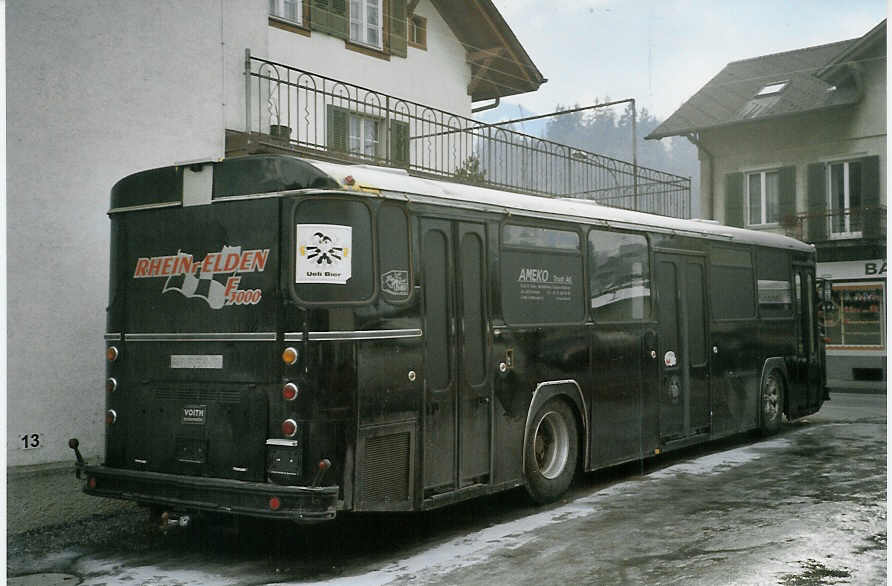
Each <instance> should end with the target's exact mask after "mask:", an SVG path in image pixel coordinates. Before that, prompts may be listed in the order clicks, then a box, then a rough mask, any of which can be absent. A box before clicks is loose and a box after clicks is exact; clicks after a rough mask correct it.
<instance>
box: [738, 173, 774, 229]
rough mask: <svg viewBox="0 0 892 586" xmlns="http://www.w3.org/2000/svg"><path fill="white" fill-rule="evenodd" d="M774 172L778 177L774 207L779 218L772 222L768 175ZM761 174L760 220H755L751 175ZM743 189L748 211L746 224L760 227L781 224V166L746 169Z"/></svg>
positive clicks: (746, 210) (772, 226)
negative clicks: (769, 215)
mask: <svg viewBox="0 0 892 586" xmlns="http://www.w3.org/2000/svg"><path fill="white" fill-rule="evenodd" d="M769 174H773V175H775V176H776V177H777V191H776V193H775V201H774V207H775V210H776V212H777V214H776V215H777V216H778V218H777V219H775V220H774V221H772V222H769V221H768V192H767V189H766V187H767V185H768V175H769ZM755 175H758V176H759V193H760V197H759V220H760V221H759V222H753V221H752V217H751V215H750V213H751V206H750V177H752V176H755ZM743 176H744V181H743V189H744V205H745V213H746V223H745V225H746V226H755V227H760V228H775V227H777V226H779V225H780V168H779V167H777V168H769V169H760V170H758V171H744V173H743Z"/></svg>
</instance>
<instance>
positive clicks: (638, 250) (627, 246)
mask: <svg viewBox="0 0 892 586" xmlns="http://www.w3.org/2000/svg"><path fill="white" fill-rule="evenodd" d="M588 266H589V285H590V287H591V298H590V304H591V308H592V316H593V317H594V318H595V319H596V320H598V321H629V320H643V319H647V318H648V317H650V264H649V260H648V256H647V238H645V237H644V236H642V235H639V234H624V233H622V232H608V231H605V230H592V231H590V232H589V234H588Z"/></svg>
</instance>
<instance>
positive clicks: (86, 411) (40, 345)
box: [6, 0, 266, 466]
mask: <svg viewBox="0 0 892 586" xmlns="http://www.w3.org/2000/svg"><path fill="white" fill-rule="evenodd" d="M238 4H239V2H237V1H236V0H190V1H189V2H182V1H179V0H152V2H143V1H139V0H127V1H123V0H78V1H77V2H70V1H69V0H10V1H9V2H8V4H7V7H8V10H7V20H6V22H7V25H8V26H7V33H6V34H7V37H6V39H7V53H6V56H7V69H6V71H7V79H6V82H7V96H8V112H7V140H8V145H9V150H8V154H7V163H8V173H7V206H8V216H7V218H8V231H7V236H8V271H9V272H8V275H9V280H8V320H9V321H8V323H9V328H8V345H7V358H8V396H7V459H8V464H9V465H12V466H15V465H28V464H39V463H45V462H52V461H59V460H67V459H69V458H71V451H70V450H69V449H68V447H67V440H68V438H70V437H75V436H76V437H78V438H79V439H80V440H81V445H82V451H83V453H84V454H85V455H87V456H93V457H96V456H101V455H102V453H103V443H102V442H103V433H104V424H103V410H104V403H105V396H104V394H105V390H104V383H103V380H104V369H105V366H104V358H103V352H104V343H103V339H102V334H103V332H104V331H105V306H106V303H107V296H108V230H109V224H108V219H107V217H106V215H105V214H106V211H107V210H108V201H109V200H108V197H109V190H110V188H111V186H112V185H113V184H114V182H115V181H117V180H118V179H120V178H121V177H123V176H124V175H127V174H129V173H132V172H134V171H137V170H141V169H147V168H151V167H153V166H161V165H167V164H170V163H172V162H178V161H187V160H195V159H203V158H219V157H221V156H223V139H224V134H223V120H224V103H227V102H229V103H234V102H237V100H238V96H239V94H238V93H237V92H236V93H232V92H233V91H234V90H235V89H236V88H238V89H239V91H241V90H240V86H238V83H240V81H241V76H240V73H241V65H239V67H238V72H237V74H238V75H239V77H238V78H237V79H236V81H235V82H234V83H232V82H230V80H224V70H226V68H227V67H229V70H230V71H232V70H234V67H233V66H232V63H231V62H232V61H234V60H235V59H237V57H229V56H228V55H227V59H225V60H224V52H225V50H226V49H225V48H226V45H225V44H224V40H225V39H224V37H223V36H222V35H223V34H224V33H223V32H222V31H224V30H226V29H233V28H238V30H239V31H241V32H240V34H239V35H233V36H234V37H235V38H234V39H233V42H232V45H234V46H233V48H232V52H235V53H241V54H243V51H244V46H246V45H245V43H246V42H248V41H247V40H246V38H248V37H250V36H251V35H250V34H247V33H246V25H245V24H244V22H243V17H244V13H245V9H240V10H239V11H236V10H230V12H229V13H228V14H226V18H221V16H223V15H222V13H223V12H224V11H225V10H226V7H227V6H236V5H238ZM254 9H255V11H259V13H260V14H261V15H262V16H261V18H259V19H255V22H256V23H257V27H256V28H257V31H258V32H257V33H255V35H254V41H253V42H255V43H257V44H258V45H259V44H262V43H264V42H265V33H266V22H265V10H266V2H264V1H263V0H256V2H255V6H254ZM233 22H234V23H236V24H237V27H236V26H235V25H233ZM248 28H249V27H248ZM258 35H259V36H258ZM227 83H229V84H230V87H229V88H227V87H226V85H227ZM227 94H228V95H229V97H228V98H227ZM25 433H29V434H30V433H39V434H40V435H41V438H40V442H41V443H40V445H41V447H40V448H38V449H34V450H22V449H19V445H20V442H19V437H20V436H21V435H22V434H25Z"/></svg>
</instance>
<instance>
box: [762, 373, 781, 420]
mask: <svg viewBox="0 0 892 586" xmlns="http://www.w3.org/2000/svg"><path fill="white" fill-rule="evenodd" d="M760 400H761V418H762V424H761V426H760V429H761V432H762V435H771V434H774V433H777V432H778V431H780V427H781V420H782V419H783V416H784V381H783V378H781V375H780V373H779V372H778V371H776V370H773V371H771V372H770V373H768V376H767V377H765V381H764V382H763V383H762V392H761V397H760Z"/></svg>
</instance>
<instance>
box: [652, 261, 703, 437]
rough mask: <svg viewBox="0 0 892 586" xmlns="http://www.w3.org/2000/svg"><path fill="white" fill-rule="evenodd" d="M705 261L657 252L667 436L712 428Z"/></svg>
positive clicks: (662, 392)
mask: <svg viewBox="0 0 892 586" xmlns="http://www.w3.org/2000/svg"><path fill="white" fill-rule="evenodd" d="M704 266H705V264H704V261H703V259H702V258H701V257H699V256H688V255H679V254H662V253H658V254H657V255H656V288H657V304H658V313H657V315H658V318H659V322H660V324H659V355H658V358H659V360H660V363H661V365H662V366H661V376H660V401H659V404H660V439H661V440H662V441H672V440H675V439H680V438H683V437H687V436H690V435H695V434H698V433H704V432H707V431H709V381H708V364H707V358H708V355H707V350H706V347H707V345H706V325H707V324H706V304H705V294H704V288H705V287H704V285H705V268H704Z"/></svg>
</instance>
